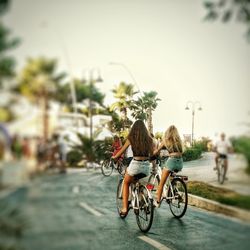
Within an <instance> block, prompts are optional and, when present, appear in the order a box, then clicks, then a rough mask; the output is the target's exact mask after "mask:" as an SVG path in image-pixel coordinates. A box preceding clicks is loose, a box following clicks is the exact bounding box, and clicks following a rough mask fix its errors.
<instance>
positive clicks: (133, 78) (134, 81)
mask: <svg viewBox="0 0 250 250" xmlns="http://www.w3.org/2000/svg"><path fill="white" fill-rule="evenodd" d="M109 64H110V65H118V66H121V67H122V68H123V69H124V70H125V71H126V72H127V73H128V74H129V75H130V77H131V79H132V80H133V83H134V85H135V86H136V88H137V89H138V91H139V93H140V94H141V90H140V88H139V86H138V84H137V81H136V80H135V77H134V75H133V74H132V72H131V71H130V70H129V68H128V67H127V66H126V65H125V64H124V63H120V62H110V63H109Z"/></svg>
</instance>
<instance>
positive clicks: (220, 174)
mask: <svg viewBox="0 0 250 250" xmlns="http://www.w3.org/2000/svg"><path fill="white" fill-rule="evenodd" d="M224 180H225V167H224V165H223V164H222V163H219V166H218V182H219V183H220V184H223V183H224Z"/></svg>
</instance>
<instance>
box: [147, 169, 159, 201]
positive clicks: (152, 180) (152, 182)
mask: <svg viewBox="0 0 250 250" xmlns="http://www.w3.org/2000/svg"><path fill="white" fill-rule="evenodd" d="M159 184H160V178H159V175H158V174H157V175H154V174H151V175H150V177H149V179H148V184H147V187H148V189H149V190H150V191H151V192H152V195H153V197H155V195H156V191H157V188H158V186H159Z"/></svg>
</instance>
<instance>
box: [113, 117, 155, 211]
mask: <svg viewBox="0 0 250 250" xmlns="http://www.w3.org/2000/svg"><path fill="white" fill-rule="evenodd" d="M129 145H131V148H132V151H133V160H132V161H131V162H130V164H129V166H128V168H127V170H126V174H125V177H124V185H123V191H122V193H123V195H122V197H123V208H122V209H121V211H120V214H121V215H126V214H127V213H128V195H129V185H130V184H131V183H132V182H133V181H134V176H135V175H138V174H144V175H145V176H147V175H149V167H150V162H149V159H150V156H152V154H153V140H152V138H151V136H150V134H149V133H148V130H147V128H146V126H145V124H144V123H143V121H142V120H137V121H136V122H135V123H134V124H133V126H132V128H131V130H130V132H129V135H128V137H127V140H126V142H125V144H124V145H123V147H122V148H121V150H120V151H119V152H118V153H117V154H116V155H115V156H113V157H112V158H113V159H119V157H120V156H121V155H122V154H123V153H124V152H125V150H126V149H127V148H128V147H129Z"/></svg>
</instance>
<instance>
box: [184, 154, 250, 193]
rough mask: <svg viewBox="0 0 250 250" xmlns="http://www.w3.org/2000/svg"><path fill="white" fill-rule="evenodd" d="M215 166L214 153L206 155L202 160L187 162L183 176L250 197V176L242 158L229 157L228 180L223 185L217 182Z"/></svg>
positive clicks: (234, 155) (237, 156)
mask: <svg viewBox="0 0 250 250" xmlns="http://www.w3.org/2000/svg"><path fill="white" fill-rule="evenodd" d="M214 166H215V163H214V153H204V154H203V157H202V159H199V160H196V161H191V162H185V163H184V168H183V170H182V174H183V175H187V176H188V177H189V181H202V182H206V183H209V184H211V185H213V186H218V187H223V188H227V189H230V190H233V191H235V192H237V193H240V194H244V195H250V175H247V174H246V173H245V169H246V161H245V160H244V158H243V157H242V156H240V155H236V154H233V155H230V156H229V169H228V173H227V176H228V180H227V181H225V182H224V183H223V185H221V184H219V183H218V181H217V174H216V171H214V170H213V167H214Z"/></svg>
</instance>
